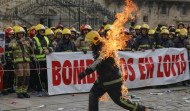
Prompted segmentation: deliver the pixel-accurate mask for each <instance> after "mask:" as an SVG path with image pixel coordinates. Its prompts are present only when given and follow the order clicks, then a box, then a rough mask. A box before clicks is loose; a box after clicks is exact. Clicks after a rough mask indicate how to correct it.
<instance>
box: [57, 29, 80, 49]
mask: <svg viewBox="0 0 190 111" xmlns="http://www.w3.org/2000/svg"><path fill="white" fill-rule="evenodd" d="M62 34H63V39H62V40H61V41H60V42H59V43H58V45H57V47H56V50H55V51H56V52H74V51H77V49H76V46H75V44H74V42H72V41H71V40H70V37H71V31H70V30H69V29H67V28H66V29H64V30H63V31H62ZM66 35H68V36H69V37H68V38H66V37H65V36H66Z"/></svg>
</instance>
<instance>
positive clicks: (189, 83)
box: [180, 29, 190, 87]
mask: <svg viewBox="0 0 190 111" xmlns="http://www.w3.org/2000/svg"><path fill="white" fill-rule="evenodd" d="M180 36H181V37H182V36H184V37H182V38H187V39H186V40H185V42H184V45H185V48H186V49H187V51H188V60H190V38H189V37H187V36H188V31H187V30H186V29H181V30H180ZM189 65H190V63H189ZM189 69H190V67H189ZM183 85H184V86H188V87H189V86H190V80H186V81H184V82H183Z"/></svg>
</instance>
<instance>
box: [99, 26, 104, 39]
mask: <svg viewBox="0 0 190 111" xmlns="http://www.w3.org/2000/svg"><path fill="white" fill-rule="evenodd" d="M98 33H99V34H100V37H104V28H101V29H99V30H98Z"/></svg>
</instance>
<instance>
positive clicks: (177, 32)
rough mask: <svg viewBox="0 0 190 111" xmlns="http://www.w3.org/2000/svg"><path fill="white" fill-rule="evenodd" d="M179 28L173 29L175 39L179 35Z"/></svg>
mask: <svg viewBox="0 0 190 111" xmlns="http://www.w3.org/2000/svg"><path fill="white" fill-rule="evenodd" d="M179 33H180V29H176V30H175V39H176V38H178V37H179Z"/></svg>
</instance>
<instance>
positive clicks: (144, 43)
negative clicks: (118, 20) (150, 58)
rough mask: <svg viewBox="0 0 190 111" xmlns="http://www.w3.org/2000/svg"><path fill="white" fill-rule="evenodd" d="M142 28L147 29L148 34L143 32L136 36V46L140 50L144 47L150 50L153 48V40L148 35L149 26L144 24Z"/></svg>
mask: <svg viewBox="0 0 190 111" xmlns="http://www.w3.org/2000/svg"><path fill="white" fill-rule="evenodd" d="M142 29H146V30H147V34H146V35H143V34H141V35H139V36H138V37H137V38H136V42H135V48H136V49H137V50H138V51H140V50H142V49H145V50H148V49H151V48H152V44H151V40H150V37H149V36H148V30H149V26H148V25H147V24H143V25H142V26H141V30H142Z"/></svg>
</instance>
